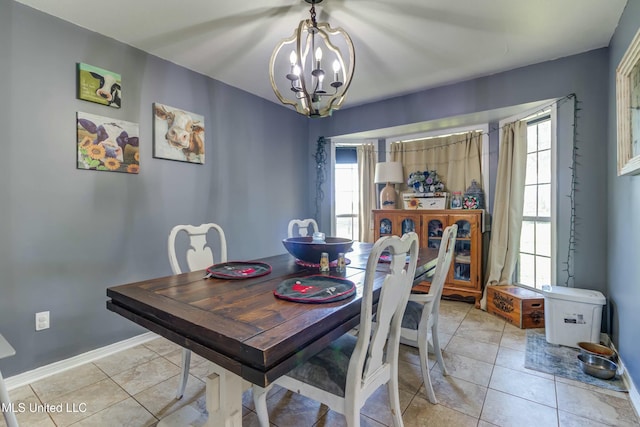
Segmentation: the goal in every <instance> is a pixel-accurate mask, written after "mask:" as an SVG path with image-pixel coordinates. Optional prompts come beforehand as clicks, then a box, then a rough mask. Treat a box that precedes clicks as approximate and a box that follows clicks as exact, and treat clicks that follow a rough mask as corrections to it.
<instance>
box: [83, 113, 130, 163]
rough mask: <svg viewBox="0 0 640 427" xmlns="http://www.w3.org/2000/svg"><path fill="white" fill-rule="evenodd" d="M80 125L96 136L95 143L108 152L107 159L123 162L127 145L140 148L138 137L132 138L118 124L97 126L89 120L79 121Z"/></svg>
mask: <svg viewBox="0 0 640 427" xmlns="http://www.w3.org/2000/svg"><path fill="white" fill-rule="evenodd" d="M78 123H79V124H80V125H81V126H82V127H83V128H85V129H86V130H87V131H88V132H90V133H93V134H95V135H96V137H95V139H94V140H93V143H94V144H102V146H103V147H104V149H105V152H106V157H113V158H115V159H118V160H119V161H122V160H123V150H124V147H125V145H127V144H129V145H131V146H133V147H137V146H138V137H136V136H134V137H130V136H129V134H128V133H127V131H125V130H124V129H123V128H122V127H120V126H118V125H117V124H116V123H102V124H100V125H96V124H95V123H93V122H92V121H91V120H87V119H78Z"/></svg>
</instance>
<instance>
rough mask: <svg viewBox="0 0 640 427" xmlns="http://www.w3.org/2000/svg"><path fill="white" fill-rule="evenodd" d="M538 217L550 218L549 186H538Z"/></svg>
mask: <svg viewBox="0 0 640 427" xmlns="http://www.w3.org/2000/svg"><path fill="white" fill-rule="evenodd" d="M525 200H526V199H525ZM538 216H544V217H550V216H551V186H550V185H549V184H543V185H539V186H538Z"/></svg>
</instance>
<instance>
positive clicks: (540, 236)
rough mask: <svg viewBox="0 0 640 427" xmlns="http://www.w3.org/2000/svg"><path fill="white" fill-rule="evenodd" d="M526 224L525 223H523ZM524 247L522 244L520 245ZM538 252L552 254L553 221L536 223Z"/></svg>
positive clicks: (539, 253)
mask: <svg viewBox="0 0 640 427" xmlns="http://www.w3.org/2000/svg"><path fill="white" fill-rule="evenodd" d="M523 225H524V224H523ZM520 246H521V247H522V245H520ZM536 254H538V255H545V256H548V257H550V256H551V223H550V222H538V223H536Z"/></svg>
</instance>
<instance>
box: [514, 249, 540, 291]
mask: <svg viewBox="0 0 640 427" xmlns="http://www.w3.org/2000/svg"><path fill="white" fill-rule="evenodd" d="M518 271H519V273H520V274H519V276H520V277H518V282H519V283H521V284H523V285H525V286H531V287H532V288H533V287H535V284H536V282H535V257H534V256H533V255H526V254H520V264H519V269H518Z"/></svg>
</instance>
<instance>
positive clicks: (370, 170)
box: [357, 144, 378, 242]
mask: <svg viewBox="0 0 640 427" xmlns="http://www.w3.org/2000/svg"><path fill="white" fill-rule="evenodd" d="M357 157H358V181H359V187H360V200H359V206H358V209H359V212H360V220H359V221H358V222H359V224H360V230H359V233H358V235H359V240H360V241H361V242H373V239H374V234H373V214H372V212H371V211H372V209H375V208H376V193H377V191H376V185H375V184H374V183H373V175H374V173H375V169H376V163H377V162H378V152H377V150H376V147H375V146H374V145H373V144H362V145H359V146H358V149H357Z"/></svg>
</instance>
